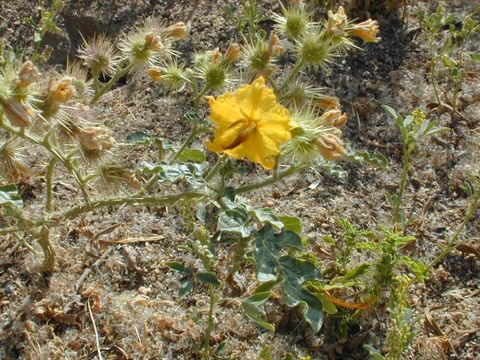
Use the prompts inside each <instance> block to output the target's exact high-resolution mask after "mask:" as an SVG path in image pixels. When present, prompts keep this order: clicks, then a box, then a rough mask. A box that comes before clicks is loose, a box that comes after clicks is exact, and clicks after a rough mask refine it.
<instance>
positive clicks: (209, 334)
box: [203, 285, 215, 360]
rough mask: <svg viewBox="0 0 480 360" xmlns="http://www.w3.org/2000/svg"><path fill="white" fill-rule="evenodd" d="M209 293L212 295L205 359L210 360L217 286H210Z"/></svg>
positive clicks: (206, 334)
mask: <svg viewBox="0 0 480 360" xmlns="http://www.w3.org/2000/svg"><path fill="white" fill-rule="evenodd" d="M208 292H209V294H210V307H209V309H208V322H207V329H206V333H205V343H204V347H205V348H204V351H203V359H205V360H208V359H210V353H211V352H212V348H211V346H210V339H211V337H212V330H213V310H214V309H215V286H214V285H208Z"/></svg>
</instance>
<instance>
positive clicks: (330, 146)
mask: <svg viewBox="0 0 480 360" xmlns="http://www.w3.org/2000/svg"><path fill="white" fill-rule="evenodd" d="M315 145H316V146H317V150H318V152H319V153H320V155H322V156H323V158H324V159H326V160H332V161H334V160H340V159H341V158H342V157H343V154H344V153H345V150H344V149H343V145H342V141H341V140H340V139H339V138H338V137H337V136H336V135H335V134H333V133H327V134H325V135H323V136H320V137H318V138H317V139H316V141H315Z"/></svg>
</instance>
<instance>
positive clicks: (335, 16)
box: [326, 6, 348, 36]
mask: <svg viewBox="0 0 480 360" xmlns="http://www.w3.org/2000/svg"><path fill="white" fill-rule="evenodd" d="M347 25H348V18H347V15H345V10H344V9H343V6H340V7H339V8H338V12H337V13H333V11H331V10H329V11H328V20H327V29H326V33H327V35H328V36H342V35H343V34H344V33H345V30H346V28H347Z"/></svg>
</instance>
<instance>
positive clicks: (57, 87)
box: [49, 78, 75, 104]
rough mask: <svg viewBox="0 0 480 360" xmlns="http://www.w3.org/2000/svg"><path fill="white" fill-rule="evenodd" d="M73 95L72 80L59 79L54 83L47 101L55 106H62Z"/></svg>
mask: <svg viewBox="0 0 480 360" xmlns="http://www.w3.org/2000/svg"><path fill="white" fill-rule="evenodd" d="M74 95H75V89H74V87H73V81H72V79H68V78H65V79H60V80H57V81H55V82H54V83H53V84H52V86H51V88H50V94H49V100H50V101H52V102H54V103H56V104H64V103H66V102H67V101H69V100H70V99H71V98H72V97H73V96H74Z"/></svg>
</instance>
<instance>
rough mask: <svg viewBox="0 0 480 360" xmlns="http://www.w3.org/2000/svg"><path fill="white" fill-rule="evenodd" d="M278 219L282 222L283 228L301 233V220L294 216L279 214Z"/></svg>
mask: <svg viewBox="0 0 480 360" xmlns="http://www.w3.org/2000/svg"><path fill="white" fill-rule="evenodd" d="M278 220H280V221H281V222H282V223H283V227H284V229H285V230H289V231H292V232H294V233H295V234H297V235H300V234H301V233H302V221H301V220H300V219H299V218H297V217H295V216H279V217H278Z"/></svg>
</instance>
